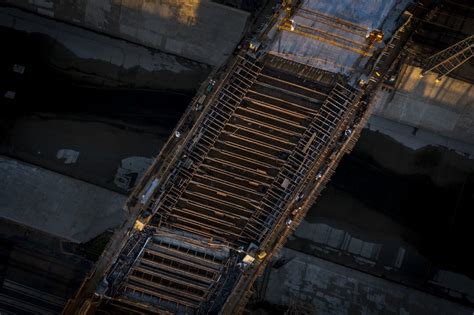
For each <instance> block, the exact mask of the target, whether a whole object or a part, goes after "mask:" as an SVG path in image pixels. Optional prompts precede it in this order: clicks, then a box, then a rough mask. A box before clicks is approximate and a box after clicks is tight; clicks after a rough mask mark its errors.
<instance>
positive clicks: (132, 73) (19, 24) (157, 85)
mask: <svg viewBox="0 0 474 315" xmlns="http://www.w3.org/2000/svg"><path fill="white" fill-rule="evenodd" d="M1 26H4V27H7V28H11V29H15V30H17V31H19V32H25V33H28V34H29V36H30V37H32V38H33V37H34V38H35V42H38V43H39V42H41V46H42V49H41V50H38V51H37V54H38V57H39V58H41V59H43V60H44V62H46V63H48V64H50V65H52V66H53V67H55V68H56V69H58V70H59V71H63V72H64V73H66V74H67V75H68V76H71V77H72V79H73V80H75V81H83V82H87V83H92V84H95V85H98V86H101V85H102V86H112V87H126V88H150V89H160V90H173V91H183V92H192V91H194V90H195V89H196V88H197V87H198V85H199V84H200V83H201V82H202V81H203V80H204V79H205V78H206V77H207V76H208V75H209V73H210V71H211V66H208V65H205V64H202V63H199V62H196V61H192V60H189V59H186V58H183V57H178V56H175V55H171V54H167V53H162V52H158V51H153V50H151V49H147V48H145V47H143V46H140V45H136V44H132V43H129V42H126V41H123V40H119V39H114V38H110V37H108V36H105V35H100V34H96V33H94V32H91V31H88V30H85V29H81V28H79V27H75V26H72V25H68V24H65V23H61V22H57V21H54V20H51V19H46V18H44V17H41V16H37V15H34V14H32V13H28V12H23V11H21V10H19V9H15V8H0V27H1Z"/></svg>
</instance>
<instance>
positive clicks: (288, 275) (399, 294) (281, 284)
mask: <svg viewBox="0 0 474 315" xmlns="http://www.w3.org/2000/svg"><path fill="white" fill-rule="evenodd" d="M280 255H281V257H282V258H283V259H285V260H286V261H287V263H286V264H284V265H283V266H281V267H279V268H271V269H270V274H269V275H268V284H267V286H266V291H265V292H264V299H265V301H267V302H270V303H272V304H276V305H296V306H300V307H303V308H304V309H305V310H307V311H309V312H311V313H310V314H341V315H342V314H427V315H428V314H430V315H433V314H440V315H441V314H466V315H468V314H472V309H470V308H468V307H465V306H462V305H458V304H454V303H452V302H449V301H447V300H443V299H440V298H438V297H435V296H432V295H429V294H426V293H423V292H420V291H417V290H414V289H410V288H407V287H404V286H401V285H399V284H396V283H394V282H391V281H387V280H384V279H380V278H377V277H374V276H371V275H368V274H365V273H362V272H359V271H354V270H352V269H349V268H346V267H343V266H340V265H337V264H333V263H331V262H328V261H325V260H322V259H319V258H317V257H314V256H309V255H306V254H303V253H300V252H297V251H294V250H290V249H287V248H283V250H282V251H281V252H280Z"/></svg>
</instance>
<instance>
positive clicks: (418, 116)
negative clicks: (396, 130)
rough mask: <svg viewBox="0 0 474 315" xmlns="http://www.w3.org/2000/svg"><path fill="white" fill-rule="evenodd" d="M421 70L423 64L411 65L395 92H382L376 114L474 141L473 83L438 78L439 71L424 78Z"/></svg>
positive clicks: (461, 139)
mask: <svg viewBox="0 0 474 315" xmlns="http://www.w3.org/2000/svg"><path fill="white" fill-rule="evenodd" d="M471 69H472V68H471ZM420 73H421V69H420V68H417V67H413V66H408V67H407V70H406V72H405V75H404V76H403V78H402V80H401V81H400V85H399V87H398V88H397V89H396V90H395V92H394V94H393V95H391V93H390V92H388V91H381V92H379V94H378V96H379V99H378V103H377V106H376V109H375V112H374V114H375V115H377V116H381V117H383V118H386V119H390V120H393V121H396V122H400V123H402V124H405V125H409V126H412V127H417V128H421V129H426V130H429V131H431V132H433V133H435V134H438V135H441V136H445V137H448V138H452V139H456V140H460V141H463V142H467V143H470V144H472V143H474V129H473V128H472V126H473V124H474V88H473V85H472V84H469V83H466V82H463V81H460V80H456V79H453V78H449V77H446V78H444V79H443V80H442V81H441V82H436V81H435V79H436V75H434V74H427V75H426V76H424V77H423V78H421V77H420ZM392 96H393V99H391V97H392Z"/></svg>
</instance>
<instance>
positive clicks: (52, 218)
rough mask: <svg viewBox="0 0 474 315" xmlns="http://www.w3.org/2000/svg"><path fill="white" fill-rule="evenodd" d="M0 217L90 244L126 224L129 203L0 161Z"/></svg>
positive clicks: (51, 174) (54, 175)
mask: <svg viewBox="0 0 474 315" xmlns="http://www.w3.org/2000/svg"><path fill="white" fill-rule="evenodd" d="M0 174H1V176H0V216H1V217H3V218H6V219H8V220H11V221H14V222H17V223H20V224H23V225H26V226H29V227H32V228H34V229H38V230H41V231H44V232H46V233H49V234H53V235H56V236H59V237H61V238H64V239H67V240H70V241H72V242H77V243H82V242H86V241H88V240H90V239H92V238H94V237H95V236H97V235H99V234H100V233H102V232H104V231H105V230H107V229H109V228H114V227H117V226H119V225H120V224H121V223H122V222H123V220H125V216H126V212H125V211H124V210H123V205H124V203H125V200H126V197H125V196H123V195H120V194H118V193H114V192H111V191H109V190H106V189H103V188H100V187H97V186H94V185H92V184H88V183H85V182H82V181H79V180H76V179H73V178H70V177H67V176H63V175H60V174H58V173H54V172H51V171H48V170H45V169H42V168H39V167H36V166H33V165H30V164H26V163H21V162H19V161H16V160H12V159H9V158H6V157H3V156H0Z"/></svg>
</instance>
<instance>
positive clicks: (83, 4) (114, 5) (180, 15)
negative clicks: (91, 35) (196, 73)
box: [0, 0, 249, 66]
mask: <svg viewBox="0 0 474 315" xmlns="http://www.w3.org/2000/svg"><path fill="white" fill-rule="evenodd" d="M0 4H4V5H6V4H7V5H12V6H16V7H20V8H23V9H27V10H30V11H34V12H36V13H38V14H41V15H45V16H49V17H53V18H55V19H58V20H61V21H66V22H68V23H73V24H76V25H79V26H83V27H87V28H90V29H92V30H95V31H99V32H101V33H104V34H108V35H112V36H115V37H118V38H123V39H127V40H130V41H133V42H135V43H139V44H142V45H145V46H148V47H152V48H156V49H159V50H162V51H165V52H168V53H172V54H176V55H178V56H182V57H185V58H188V59H191V60H194V61H199V62H202V63H205V64H208V65H213V66H215V65H219V64H221V63H222V62H223V61H225V60H226V58H227V56H228V55H229V54H230V53H231V52H232V50H233V49H234V47H235V46H236V45H237V43H238V41H239V39H240V37H241V35H242V32H243V30H244V27H245V24H246V21H247V18H248V15H249V14H248V13H247V12H244V11H240V10H237V9H233V8H230V7H227V6H224V5H220V4H217V3H214V2H211V1H209V0H160V1H149V0H0Z"/></svg>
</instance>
